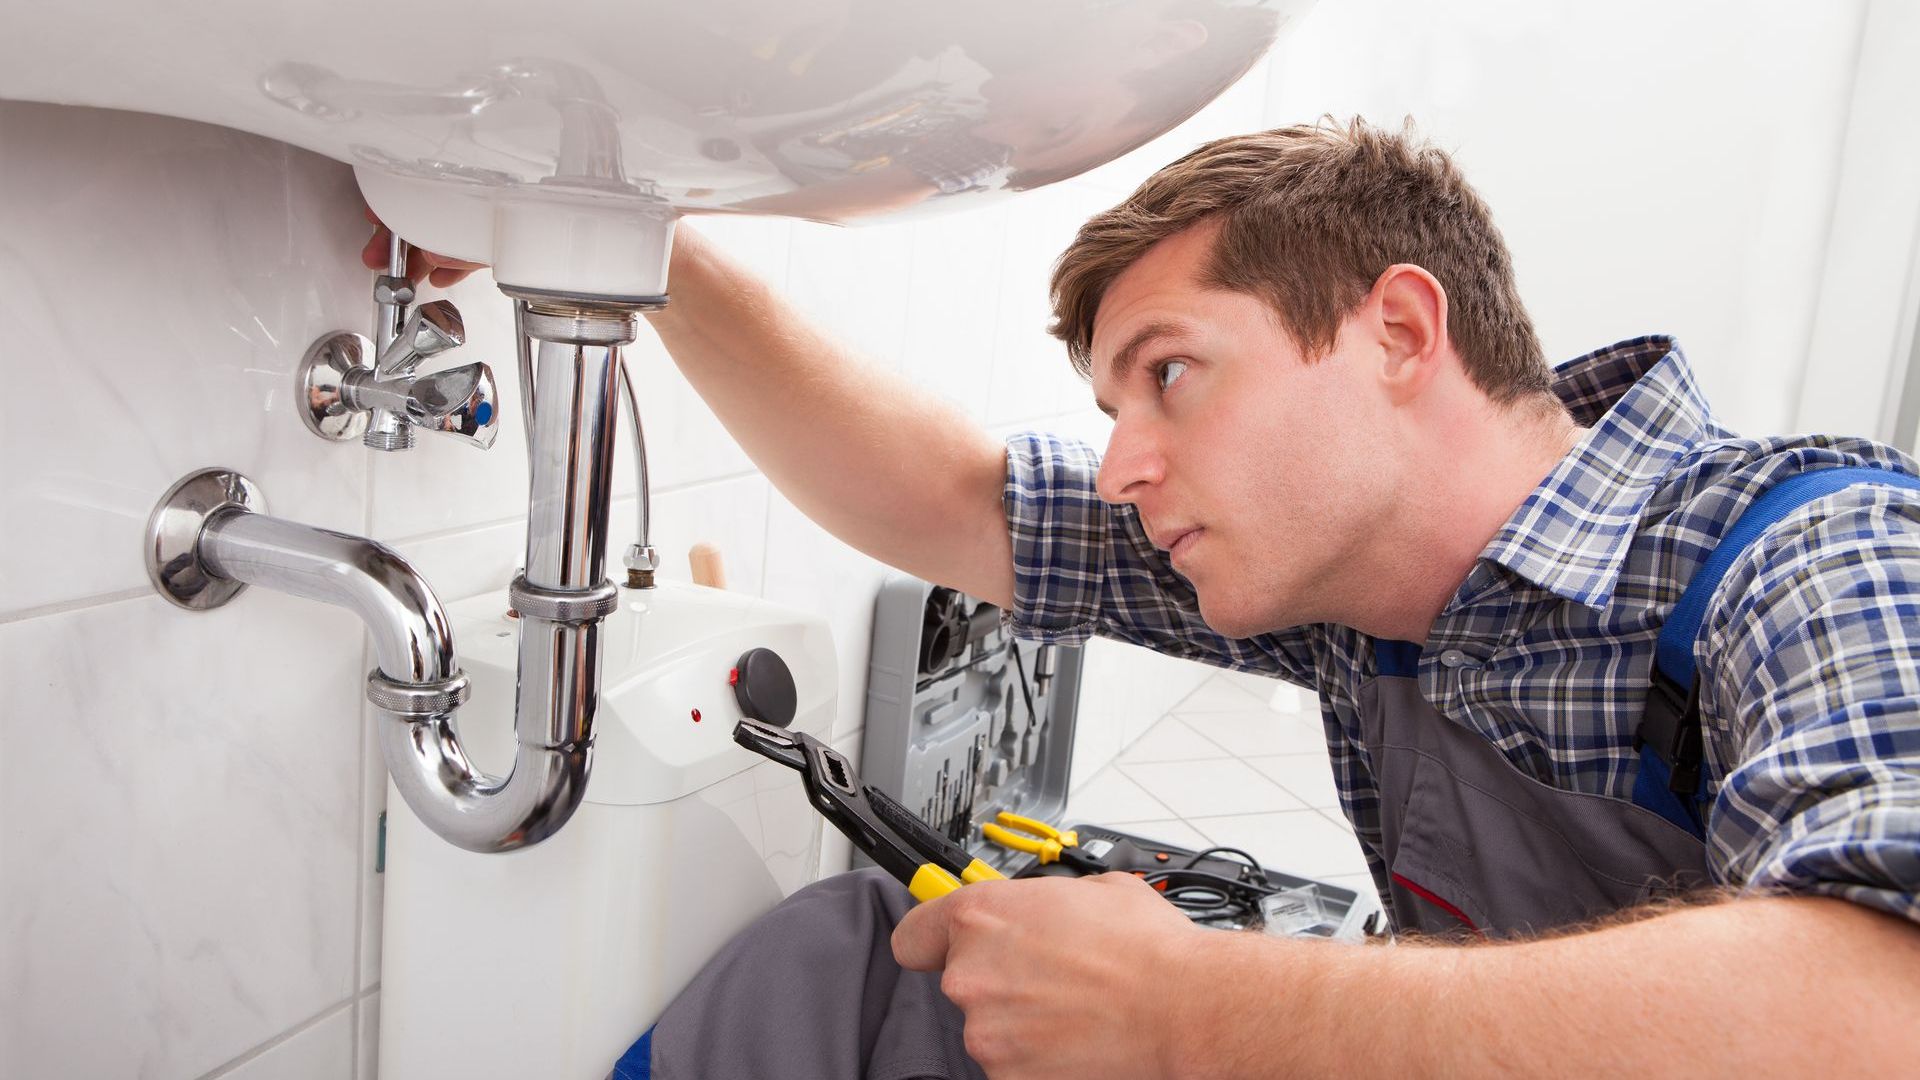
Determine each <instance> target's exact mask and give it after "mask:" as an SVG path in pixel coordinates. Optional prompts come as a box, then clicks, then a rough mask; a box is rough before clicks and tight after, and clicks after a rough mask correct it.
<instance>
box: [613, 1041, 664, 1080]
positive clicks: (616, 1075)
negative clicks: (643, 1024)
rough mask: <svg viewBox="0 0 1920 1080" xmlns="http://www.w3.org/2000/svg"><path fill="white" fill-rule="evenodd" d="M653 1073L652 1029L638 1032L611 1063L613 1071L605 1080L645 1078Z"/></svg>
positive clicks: (639, 1079)
mask: <svg viewBox="0 0 1920 1080" xmlns="http://www.w3.org/2000/svg"><path fill="white" fill-rule="evenodd" d="M652 1075H653V1029H652V1028H648V1029H647V1030H645V1031H643V1032H641V1033H640V1038H638V1039H637V1040H635V1041H634V1044H633V1045H632V1046H629V1047H627V1052H626V1053H624V1054H621V1055H620V1060H619V1061H616V1062H614V1063H613V1072H611V1073H609V1074H608V1075H607V1080H647V1078H648V1077H649V1076H652Z"/></svg>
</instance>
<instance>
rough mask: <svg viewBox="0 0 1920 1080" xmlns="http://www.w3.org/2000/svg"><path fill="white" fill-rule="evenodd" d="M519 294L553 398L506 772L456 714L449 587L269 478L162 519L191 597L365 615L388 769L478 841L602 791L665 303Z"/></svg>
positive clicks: (403, 790)
mask: <svg viewBox="0 0 1920 1080" xmlns="http://www.w3.org/2000/svg"><path fill="white" fill-rule="evenodd" d="M503 291H506V292H507V293H508V294H509V295H510V296H513V297H514V298H515V299H516V300H519V301H521V303H518V304H516V310H517V314H518V322H519V326H518V331H519V333H520V334H521V335H523V340H531V341H532V342H533V343H534V344H535V346H536V347H537V350H538V357H537V363H535V364H534V365H532V368H533V371H532V376H533V382H532V383H530V384H528V385H527V386H525V387H524V392H525V395H526V398H527V400H528V401H529V402H538V408H537V409H534V410H532V421H531V423H530V425H529V447H528V449H529V464H530V476H529V481H528V484H529V505H528V520H527V547H526V563H525V569H524V571H523V572H522V574H521V576H520V577H518V578H516V579H515V580H514V582H513V585H512V587H511V590H510V595H511V599H512V604H513V607H514V609H515V610H516V611H517V612H518V613H519V615H520V650H519V678H518V682H517V685H518V689H517V700H516V701H515V715H514V735H515V742H516V744H517V745H516V747H515V753H514V763H513V768H512V770H511V771H510V772H509V773H508V774H507V775H506V776H504V777H496V776H492V775H490V774H488V773H486V772H484V771H482V770H481V769H479V768H478V767H476V766H475V765H474V764H473V763H472V762H471V761H469V760H468V759H467V756H466V753H465V752H464V750H463V749H462V747H461V744H460V737H459V734H458V732H457V730H456V728H455V721H454V717H455V715H456V714H457V712H458V710H459V707H460V705H461V703H462V702H464V701H465V700H466V697H467V680H466V677H465V676H464V675H462V674H461V673H460V671H459V670H458V666H457V664H456V661H455V657H454V649H453V634H452V629H451V627H450V626H449V625H448V623H447V619H446V613H445V611H444V610H443V609H442V607H441V605H440V602H439V600H438V599H436V598H435V596H434V594H433V591H432V589H431V588H429V587H428V585H427V583H426V581H425V580H424V579H422V578H421V577H420V575H419V574H418V573H417V572H416V571H415V570H414V569H413V568H412V567H411V566H409V565H408V564H407V562H406V560H404V559H402V558H401V557H400V556H399V555H398V554H396V553H394V552H393V551H392V550H390V549H388V548H386V547H384V546H383V545H381V544H378V543H376V542H374V541H372V540H368V539H365V538H363V537H356V536H349V535H346V534H344V533H337V532H332V531H330V530H326V529H321V528H317V527H315V526H311V525H302V524H299V523H297V522H291V521H286V520H283V519H279V518H273V517H269V516H267V515H266V514H265V513H264V510H265V502H264V499H262V498H261V497H260V494H259V491H258V489H257V488H256V487H255V486H254V485H253V484H252V483H251V482H250V481H248V480H247V479H246V478H245V477H244V476H241V475H240V474H238V473H235V472H232V471H230V470H221V469H209V470H202V471H201V472H198V473H195V474H193V475H192V476H189V477H187V478H186V479H184V480H182V481H181V482H180V483H178V484H175V485H174V488H173V490H171V491H169V492H168V493H167V495H166V497H165V498H163V499H162V501H161V503H160V505H159V506H158V507H157V508H156V509H155V510H154V513H153V517H152V518H151V519H150V520H149V523H148V528H147V540H148V545H147V556H148V570H149V573H150V574H151V576H152V577H153V580H154V584H155V585H156V587H158V588H159V590H160V591H161V593H162V594H163V595H165V596H167V598H168V599H170V600H172V601H173V602H175V603H177V604H180V605H181V606H183V607H188V608H193V609H196V610H198V609H205V608H209V607H215V606H218V605H220V604H223V603H225V602H226V601H227V600H229V599H231V598H232V597H233V596H234V595H235V594H236V593H237V592H238V591H239V590H240V589H241V588H242V587H243V586H244V585H247V584H253V585H261V586H264V587H266V588H270V589H273V590H275V591H278V592H286V593H291V594H293V595H296V596H302V597H306V598H308V599H313V600H319V601H322V602H325V603H330V604H334V605H337V606H341V607H345V608H348V609H350V610H352V611H354V612H356V613H357V614H359V616H360V617H361V620H362V621H363V622H365V623H366V625H367V626H368V628H369V630H370V631H371V632H372V635H373V642H374V651H375V656H376V659H377V661H378V664H379V667H378V668H376V669H375V670H374V671H373V672H372V673H371V674H370V675H368V677H367V699H368V701H369V702H371V703H372V704H373V706H374V707H375V709H376V710H378V711H379V712H380V714H381V716H380V745H381V751H382V754H383V755H384V757H385V759H386V764H387V770H388V772H389V773H390V774H391V775H392V776H393V779H394V784H395V786H396V787H397V788H398V790H399V791H400V794H401V796H402V797H403V798H405V799H406V801H407V805H408V806H409V807H411V808H412V809H413V812H414V813H415V815H417V816H418V817H419V818H420V820H421V821H422V822H424V823H425V824H426V825H427V827H428V828H430V829H432V830H433V831H434V832H435V833H437V834H438V835H439V836H441V837H442V838H444V839H446V840H447V841H448V842H450V843H452V844H454V845H456V846H458V847H461V848H465V849H466V850H468V851H476V852H501V851H511V850H514V849H516V848H521V847H525V846H527V845H530V844H535V843H538V842H540V841H541V840H544V839H546V838H547V837H549V836H551V835H553V833H554V832H555V831H557V830H558V829H559V828H560V827H561V826H562V825H564V824H565V823H566V822H567V820H568V819H569V818H570V817H572V816H573V812H574V811H575V810H576V809H577V808H578V807H579V805H580V801H581V799H582V797H583V796H584V795H585V793H586V785H587V777H588V774H589V772H590V770H591V767H592V760H593V724H594V718H595V714H596V713H597V711H598V709H599V701H600V633H599V631H600V627H599V624H600V621H601V620H602V619H604V618H605V617H606V616H607V615H608V614H609V613H611V612H612V611H613V610H615V609H616V608H617V607H618V606H619V591H618V590H617V589H616V588H615V587H614V585H613V583H612V582H610V581H608V580H607V579H606V577H605V571H606V553H607V526H608V520H607V519H608V511H609V509H610V507H611V504H612V495H613V464H614V456H613V450H614V438H615V435H616V431H615V429H616V426H617V420H618V409H619V403H620V397H619V389H620V383H619V378H620V348H621V346H624V345H626V344H629V343H631V342H632V341H633V339H634V335H635V333H636V331H637V328H638V313H639V312H641V311H643V310H646V309H648V308H649V307H656V306H658V305H659V304H660V303H664V298H660V299H659V300H648V299H639V300H633V301H620V302H610V301H604V300H598V299H592V298H576V297H564V296H554V295H551V294H545V293H530V292H522V291H517V290H512V289H504V288H503ZM527 351H529V352H531V351H533V350H532V349H528V350H527Z"/></svg>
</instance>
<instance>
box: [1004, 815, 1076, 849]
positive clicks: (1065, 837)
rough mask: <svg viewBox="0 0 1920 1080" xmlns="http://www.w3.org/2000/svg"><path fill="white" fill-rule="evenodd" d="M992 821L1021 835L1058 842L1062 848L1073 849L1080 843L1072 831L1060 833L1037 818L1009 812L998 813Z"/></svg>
mask: <svg viewBox="0 0 1920 1080" xmlns="http://www.w3.org/2000/svg"><path fill="white" fill-rule="evenodd" d="M994 820H995V821H998V822H999V823H1000V824H1002V825H1005V826H1006V827H1007V828H1009V829H1018V830H1020V831H1021V832H1023V833H1032V834H1033V835H1035V836H1040V837H1045V838H1047V839H1049V840H1058V841H1060V845H1061V846H1062V847H1073V846H1074V845H1076V844H1078V843H1079V842H1080V834H1079V833H1076V832H1072V831H1068V832H1061V831H1060V830H1059V829H1056V828H1054V827H1053V826H1051V825H1049V824H1047V823H1046V822H1044V821H1041V820H1039V819H1037V818H1030V817H1022V816H1020V815H1019V814H1015V813H1012V812H1010V811H1006V810H1002V811H1000V812H999V813H998V814H995V815H994Z"/></svg>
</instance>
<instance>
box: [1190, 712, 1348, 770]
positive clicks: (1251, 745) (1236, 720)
mask: <svg viewBox="0 0 1920 1080" xmlns="http://www.w3.org/2000/svg"><path fill="white" fill-rule="evenodd" d="M1174 715H1176V716H1178V717H1179V718H1180V719H1181V720H1183V721H1185V722H1186V724H1187V726H1188V727H1191V728H1192V729H1193V730H1195V731H1197V732H1199V733H1200V734H1202V735H1205V736H1206V737H1207V738H1208V739H1211V740H1212V741H1214V742H1215V743H1218V744H1219V745H1220V747H1221V749H1223V750H1226V751H1227V752H1228V753H1230V754H1232V755H1233V756H1234V757H1239V758H1250V757H1261V756H1265V755H1269V754H1325V753H1326V752H1327V735H1326V730H1325V729H1324V728H1322V727H1321V726H1320V721H1319V720H1318V719H1317V718H1315V719H1309V718H1306V717H1301V716H1285V715H1282V714H1280V713H1276V712H1273V711H1271V710H1269V709H1264V708H1258V709H1238V710H1232V711H1220V712H1194V713H1190V712H1187V711H1186V709H1185V708H1180V709H1175V710H1174Z"/></svg>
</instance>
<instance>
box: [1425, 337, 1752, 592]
mask: <svg viewBox="0 0 1920 1080" xmlns="http://www.w3.org/2000/svg"><path fill="white" fill-rule="evenodd" d="M1553 389H1554V392H1555V393H1556V394H1558V395H1559V397H1560V400H1561V402H1563V403H1564V404H1565V405H1566V406H1567V409H1568V411H1570V412H1571V413H1572V414H1573V419H1574V421H1575V422H1576V423H1578V424H1582V425H1585V426H1587V427H1588V429H1589V430H1588V431H1587V433H1586V435H1584V436H1583V437H1582V438H1581V439H1580V441H1579V442H1578V443H1576V444H1575V445H1574V448H1573V450H1572V451H1571V452H1570V453H1568V454H1567V456H1566V457H1564V458H1562V459H1561V461H1560V464H1559V465H1557V466H1555V467H1554V470H1553V471H1552V472H1551V473H1548V474H1547V478H1546V479H1545V480H1543V481H1541V482H1540V486H1538V487H1536V488H1535V489H1534V490H1533V492H1532V494H1530V495H1528V496H1527V500H1526V501H1525V502H1523V503H1521V504H1520V508H1519V509H1518V510H1515V511H1514V513H1513V516H1512V517H1510V518H1508V519H1507V523H1506V524H1505V525H1503V526H1502V527H1501V529H1500V531H1499V532H1498V533H1496V534H1495V535H1494V538H1493V540H1492V541H1491V542H1490V543H1488V545H1487V546H1486V548H1485V550H1483V551H1481V553H1480V560H1479V562H1478V563H1477V564H1476V565H1475V570H1474V572H1473V573H1472V574H1469V575H1468V577H1467V580H1466V581H1465V582H1464V583H1462V584H1461V587H1460V589H1459V591H1457V592H1456V593H1455V594H1454V598H1453V600H1452V602H1451V603H1449V604H1448V605H1447V607H1446V609H1445V611H1443V612H1442V614H1443V615H1445V614H1452V613H1453V612H1455V611H1458V610H1459V609H1461V608H1463V607H1467V606H1470V605H1472V604H1474V603H1477V602H1479V601H1480V600H1483V599H1485V598H1486V597H1487V596H1488V595H1490V594H1491V593H1492V592H1493V591H1494V590H1496V589H1498V588H1502V587H1504V586H1505V583H1503V582H1500V581H1498V580H1497V579H1498V578H1499V577H1500V575H1498V574H1494V573H1489V572H1487V569H1486V568H1488V567H1492V566H1497V567H1504V568H1505V569H1507V570H1509V571H1511V572H1512V573H1514V574H1516V575H1518V576H1519V577H1521V578H1523V579H1525V580H1526V581H1529V582H1532V583H1533V584H1535V585H1537V586H1539V587H1540V588H1542V589H1545V590H1546V591H1547V592H1549V593H1552V594H1553V595H1555V596H1559V597H1563V598H1565V599H1567V600H1572V601H1575V602H1577V603H1580V604H1584V605H1586V606H1588V607H1592V608H1603V607H1605V606H1606V605H1607V603H1608V601H1609V600H1611V599H1612V597H1613V588H1614V584H1615V582H1617V581H1618V580H1619V577H1620V568H1621V566H1622V565H1623V564H1624V563H1625V561H1626V555H1627V549H1628V548H1629V546H1631V544H1632V542H1633V537H1634V533H1635V531H1636V529H1637V527H1638V525H1639V521H1640V515H1641V512H1642V511H1643V510H1644V509H1645V508H1646V505H1647V502H1648V500H1649V499H1651V498H1652V497H1653V493H1654V490H1655V488H1656V487H1657V486H1658V484H1659V481H1660V478H1661V477H1663V476H1665V475H1666V474H1667V471H1668V470H1669V469H1670V468H1671V467H1672V466H1673V463H1674V461H1675V460H1676V459H1678V458H1679V457H1680V456H1681V455H1683V454H1685V453H1686V452H1687V451H1688V450H1689V449H1690V448H1691V447H1692V446H1694V444H1696V443H1698V442H1700V441H1702V440H1703V439H1710V438H1719V437H1722V436H1724V435H1726V434H1728V433H1727V432H1726V431H1725V430H1724V429H1723V428H1721V427H1720V425H1719V423H1718V422H1717V421H1716V420H1715V419H1714V418H1713V413H1712V410H1711V409H1710V408H1709V407H1708V405H1707V401H1706V397H1705V396H1704V395H1703V394H1702V393H1701V392H1700V387H1699V385H1698V384H1697V383H1696V382H1695V381H1694V377H1693V370H1692V368H1691V367H1689V366H1688V364H1687V360H1686V357H1685V356H1684V355H1682V353H1681V352H1680V347H1679V345H1678V344H1676V343H1675V342H1674V340H1673V339H1672V338H1670V337H1665V336H1650V337H1640V338H1634V339H1632V340H1630V341H1623V342H1620V343H1619V344H1617V345H1611V346H1608V347H1607V348H1604V349H1600V350H1598V351H1595V352H1591V353H1588V354H1587V355H1585V356H1582V357H1580V358H1578V359H1576V360H1572V361H1569V362H1568V363H1566V364H1564V365H1562V366H1561V367H1560V368H1558V369H1557V370H1556V371H1555V372H1554V384H1553Z"/></svg>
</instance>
